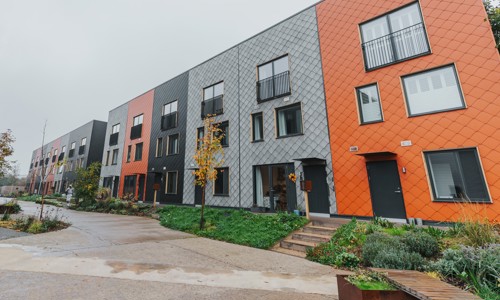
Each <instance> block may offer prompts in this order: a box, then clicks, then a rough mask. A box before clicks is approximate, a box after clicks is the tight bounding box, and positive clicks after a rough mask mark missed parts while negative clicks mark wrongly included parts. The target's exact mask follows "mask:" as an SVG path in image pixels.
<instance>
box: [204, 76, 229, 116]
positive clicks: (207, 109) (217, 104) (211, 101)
mask: <svg viewBox="0 0 500 300" xmlns="http://www.w3.org/2000/svg"><path fill="white" fill-rule="evenodd" d="M223 95H224V82H223V81H222V82H219V83H217V84H214V85H211V86H209V87H206V88H204V89H203V102H201V118H202V119H203V118H205V117H206V116H208V115H220V114H223V113H224V103H223Z"/></svg>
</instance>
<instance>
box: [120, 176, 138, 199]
mask: <svg viewBox="0 0 500 300" xmlns="http://www.w3.org/2000/svg"><path fill="white" fill-rule="evenodd" d="M135 180H136V176H135V175H132V176H125V179H124V182H123V196H124V197H125V196H130V195H132V196H135Z"/></svg>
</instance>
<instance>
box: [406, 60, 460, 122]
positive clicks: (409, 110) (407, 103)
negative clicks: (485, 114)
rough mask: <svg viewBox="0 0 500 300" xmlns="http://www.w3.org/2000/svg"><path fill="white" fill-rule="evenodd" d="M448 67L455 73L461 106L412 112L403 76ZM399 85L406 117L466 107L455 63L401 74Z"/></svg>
mask: <svg viewBox="0 0 500 300" xmlns="http://www.w3.org/2000/svg"><path fill="white" fill-rule="evenodd" d="M448 67H452V69H453V73H454V75H455V80H456V81H457V87H458V91H459V94H460V100H461V102H462V107H455V108H449V109H439V110H433V111H429V112H425V113H418V114H412V113H411V109H410V103H409V98H408V91H407V88H406V85H405V81H404V80H405V78H408V77H412V76H417V75H420V74H424V73H428V72H432V71H436V70H439V69H445V68H448ZM401 85H402V87H403V94H404V101H405V105H406V111H407V112H408V117H409V118H413V117H419V116H425V115H432V114H438V113H442V112H448V111H455V110H462V109H466V108H467V104H466V103H465V97H464V92H463V90H462V84H461V82H460V78H459V77H458V71H457V67H456V65H455V63H451V64H446V65H441V66H437V67H432V68H430V69H425V70H420V71H418V72H414V73H410V74H406V75H403V76H401Z"/></svg>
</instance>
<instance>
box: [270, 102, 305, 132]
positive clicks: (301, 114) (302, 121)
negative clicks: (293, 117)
mask: <svg viewBox="0 0 500 300" xmlns="http://www.w3.org/2000/svg"><path fill="white" fill-rule="evenodd" d="M295 106H296V107H298V108H299V109H300V123H301V126H300V128H301V132H298V133H291V134H287V135H282V136H280V134H279V116H278V112H279V111H280V110H286V109H290V108H292V107H295ZM274 115H275V126H276V139H284V138H289V137H295V136H301V135H304V116H303V112H302V103H301V102H296V103H292V104H289V105H285V106H280V107H276V108H274Z"/></svg>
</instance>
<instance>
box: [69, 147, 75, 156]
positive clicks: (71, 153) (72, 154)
mask: <svg viewBox="0 0 500 300" xmlns="http://www.w3.org/2000/svg"><path fill="white" fill-rule="evenodd" d="M73 156H75V149H70V150H69V153H68V157H73Z"/></svg>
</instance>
